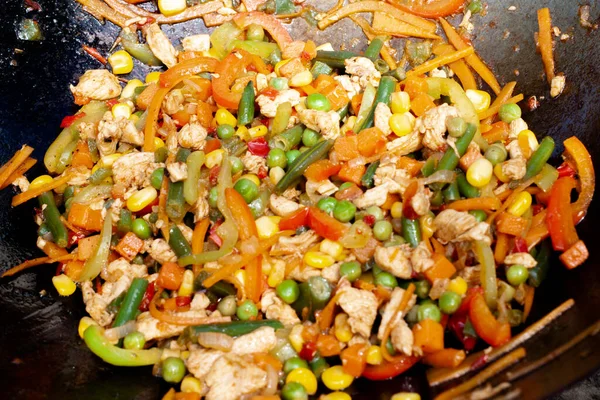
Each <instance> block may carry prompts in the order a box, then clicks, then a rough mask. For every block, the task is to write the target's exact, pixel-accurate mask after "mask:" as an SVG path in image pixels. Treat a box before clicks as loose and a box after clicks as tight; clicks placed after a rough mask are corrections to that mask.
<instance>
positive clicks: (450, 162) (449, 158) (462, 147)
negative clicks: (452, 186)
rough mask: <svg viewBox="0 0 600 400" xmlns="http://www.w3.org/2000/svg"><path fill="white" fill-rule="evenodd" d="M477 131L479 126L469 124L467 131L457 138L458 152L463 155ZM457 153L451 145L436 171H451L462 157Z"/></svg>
mask: <svg viewBox="0 0 600 400" xmlns="http://www.w3.org/2000/svg"><path fill="white" fill-rule="evenodd" d="M476 132H477V127H476V126H475V125H474V124H470V123H469V124H467V129H466V130H465V133H464V134H463V135H462V136H461V137H459V138H458V139H457V140H456V150H458V154H459V156H460V157H462V156H463V155H464V154H465V153H466V151H467V148H468V147H469V143H471V141H472V140H473V138H474V137H475V133H476ZM459 156H457V155H456V153H455V152H454V149H453V148H451V147H449V148H448V149H447V150H446V152H445V153H444V155H443V156H442V159H441V160H440V162H439V163H438V166H437V169H436V171H442V170H448V171H451V170H453V169H455V168H456V167H457V166H458V162H459V160H460V157H459Z"/></svg>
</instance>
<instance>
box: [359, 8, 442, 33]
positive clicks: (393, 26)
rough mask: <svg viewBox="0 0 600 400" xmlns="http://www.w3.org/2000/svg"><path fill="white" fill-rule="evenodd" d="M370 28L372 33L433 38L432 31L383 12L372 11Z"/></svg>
mask: <svg viewBox="0 0 600 400" xmlns="http://www.w3.org/2000/svg"><path fill="white" fill-rule="evenodd" d="M371 25H372V26H371V28H372V30H373V32H374V33H376V34H377V35H381V36H390V35H391V36H397V37H419V38H424V39H435V37H434V36H437V35H434V34H433V32H429V31H424V30H423V29H421V28H417V27H415V26H414V25H411V24H409V23H406V22H403V21H400V20H399V19H398V18H395V17H393V16H391V15H389V14H386V13H384V12H375V13H373V22H372V24H371Z"/></svg>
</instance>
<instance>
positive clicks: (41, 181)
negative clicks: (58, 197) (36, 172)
mask: <svg viewBox="0 0 600 400" xmlns="http://www.w3.org/2000/svg"><path fill="white" fill-rule="evenodd" d="M53 180H54V179H52V177H51V176H50V175H40V176H38V177H37V178H35V179H34V180H32V181H31V183H30V184H29V189H37V188H39V187H42V186H44V185H47V184H49V183H50V182H52V181H53Z"/></svg>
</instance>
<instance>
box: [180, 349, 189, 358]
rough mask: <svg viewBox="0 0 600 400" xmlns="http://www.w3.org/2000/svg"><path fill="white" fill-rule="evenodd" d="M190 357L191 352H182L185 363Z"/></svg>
mask: <svg viewBox="0 0 600 400" xmlns="http://www.w3.org/2000/svg"><path fill="white" fill-rule="evenodd" d="M189 357H190V351H189V350H183V351H182V352H181V359H182V360H183V361H185V360H187V359H188V358H189Z"/></svg>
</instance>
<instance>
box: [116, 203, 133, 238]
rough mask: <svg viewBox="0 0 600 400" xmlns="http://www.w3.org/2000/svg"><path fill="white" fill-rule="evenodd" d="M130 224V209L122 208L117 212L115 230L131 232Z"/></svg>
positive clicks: (131, 218) (131, 217)
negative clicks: (117, 220) (117, 218)
mask: <svg viewBox="0 0 600 400" xmlns="http://www.w3.org/2000/svg"><path fill="white" fill-rule="evenodd" d="M132 224H133V216H132V215H131V211H129V210H127V209H125V208H122V209H121V211H120V212H119V222H117V231H119V232H121V233H127V232H131V227H132Z"/></svg>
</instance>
